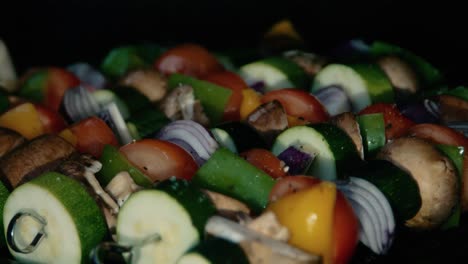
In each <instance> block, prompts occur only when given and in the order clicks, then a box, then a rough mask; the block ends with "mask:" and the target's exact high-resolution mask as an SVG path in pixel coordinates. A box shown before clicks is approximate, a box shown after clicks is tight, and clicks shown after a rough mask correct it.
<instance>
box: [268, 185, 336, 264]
mask: <svg viewBox="0 0 468 264" xmlns="http://www.w3.org/2000/svg"><path fill="white" fill-rule="evenodd" d="M335 201H336V186H335V184H333V183H331V182H325V181H323V182H320V183H319V184H317V185H315V186H313V187H310V188H307V189H304V190H301V191H299V192H297V193H294V194H290V195H287V196H284V197H283V198H281V199H279V200H277V201H275V202H273V203H272V204H270V205H269V207H268V209H267V210H270V211H272V212H273V213H275V215H276V216H277V217H278V220H279V222H280V223H281V224H282V225H284V226H285V227H286V228H288V229H289V232H290V233H291V237H290V239H289V241H288V242H289V243H290V244H292V245H294V246H296V247H298V248H300V249H303V250H305V251H308V252H311V253H314V254H318V255H320V256H322V259H323V263H324V264H327V263H331V262H332V256H333V216H334V208H335Z"/></svg>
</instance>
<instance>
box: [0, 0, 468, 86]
mask: <svg viewBox="0 0 468 264" xmlns="http://www.w3.org/2000/svg"><path fill="white" fill-rule="evenodd" d="M1 5H2V6H0V38H3V39H4V41H5V42H6V43H7V44H8V46H9V48H10V50H11V53H12V54H13V55H12V56H13V58H14V60H15V64H16V66H17V68H18V70H19V72H20V73H21V72H23V71H24V70H25V69H26V68H27V67H31V66H40V65H59V66H61V65H67V64H69V63H72V62H75V61H78V60H81V61H89V62H91V63H94V64H97V63H99V62H100V61H101V60H102V58H103V57H104V56H105V54H106V52H107V51H108V50H109V49H111V48H112V47H115V46H117V45H122V44H132V43H138V42H141V41H153V42H160V43H165V42H168V41H171V42H174V43H177V42H182V41H193V42H198V43H200V44H203V45H205V46H207V47H208V48H220V47H254V46H255V45H257V44H258V41H259V37H260V35H261V33H263V32H265V31H266V30H267V29H268V27H269V26H271V25H272V24H273V23H274V22H276V21H278V20H280V19H282V18H289V19H291V21H293V23H294V24H295V26H296V27H297V29H298V31H299V32H300V33H302V35H303V36H304V38H305V40H306V43H307V44H308V45H309V47H310V50H312V51H318V52H325V53H326V52H327V50H328V49H329V48H331V47H332V46H334V45H336V44H337V43H339V42H341V41H344V40H347V39H350V38H355V37H361V38H364V39H369V40H372V39H380V40H386V41H389V42H392V43H395V44H398V45H400V46H403V47H406V48H408V49H410V50H412V51H414V52H416V53H417V54H419V55H420V56H422V57H425V58H427V59H428V60H429V61H430V62H432V63H433V64H435V65H436V66H438V67H439V68H441V69H442V71H443V72H445V73H446V75H447V79H448V80H449V81H450V82H452V83H454V84H461V83H468V77H467V74H465V72H466V70H465V60H466V59H468V51H467V48H466V47H468V45H467V44H468V42H467V41H466V40H465V39H466V35H467V33H468V31H467V30H466V29H465V28H466V26H467V25H468V22H467V21H466V19H465V18H464V16H465V14H464V12H463V10H464V8H462V7H461V6H462V4H461V3H458V4H455V3H451V1H437V2H434V1H427V2H424V3H423V2H420V1H410V0H407V1H400V0H399V1H394V0H393V1H392V0H381V1H379V0H374V1H370V0H366V1H360V0H355V1H351V0H349V1H338V0H328V1H327V0H309V1H298V0H289V1H265V0H247V1H245V0H227V1H182V0H171V1H161V0H133V1H123V0H114V1H110V0H101V1H99V0H95V1H93V0H69V1H67V0H63V1H59V0H42V1H12V2H7V0H2V1H1Z"/></svg>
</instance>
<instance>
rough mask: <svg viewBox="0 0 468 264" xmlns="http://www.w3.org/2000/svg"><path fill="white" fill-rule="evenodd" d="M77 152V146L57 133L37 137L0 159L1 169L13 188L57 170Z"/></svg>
mask: <svg viewBox="0 0 468 264" xmlns="http://www.w3.org/2000/svg"><path fill="white" fill-rule="evenodd" d="M73 153H75V148H74V147H73V146H72V145H71V144H70V143H68V142H67V141H66V140H64V139H63V138H61V137H59V136H55V135H44V136H40V137H37V138H35V139H33V140H31V141H29V142H27V144H22V145H21V146H19V147H17V148H15V149H13V150H12V151H10V152H9V153H8V154H7V155H5V156H4V157H2V159H1V160H0V171H1V173H2V174H3V175H2V177H4V178H5V180H6V182H8V183H9V184H10V185H11V187H12V188H15V187H16V186H18V185H20V184H21V183H24V182H25V181H27V180H29V179H32V178H34V177H36V176H39V175H41V174H42V173H43V172H45V171H51V170H55V169H56V168H57V167H58V166H59V165H60V164H61V163H62V162H63V161H64V160H66V159H67V158H69V157H70V156H71V155H72V154H73Z"/></svg>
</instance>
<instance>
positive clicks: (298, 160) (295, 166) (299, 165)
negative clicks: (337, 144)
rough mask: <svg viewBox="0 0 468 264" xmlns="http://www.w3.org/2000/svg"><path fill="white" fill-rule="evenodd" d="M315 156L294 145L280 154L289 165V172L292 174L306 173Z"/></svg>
mask: <svg viewBox="0 0 468 264" xmlns="http://www.w3.org/2000/svg"><path fill="white" fill-rule="evenodd" d="M314 158H315V157H314V156H311V155H309V154H308V153H305V152H303V151H300V150H298V149H297V148H295V147H293V146H291V147H288V148H287V149H285V150H284V151H283V152H281V153H280V154H279V155H278V159H280V160H282V161H283V162H284V163H285V164H286V166H288V168H289V169H288V173H289V174H290V175H299V174H304V173H305V172H306V171H307V170H308V168H309V167H310V165H311V164H312V162H313V161H314Z"/></svg>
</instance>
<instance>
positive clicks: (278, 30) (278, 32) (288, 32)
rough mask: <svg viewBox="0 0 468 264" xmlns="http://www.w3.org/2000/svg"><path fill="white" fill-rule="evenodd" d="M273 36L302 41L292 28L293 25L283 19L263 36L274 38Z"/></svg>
mask: <svg viewBox="0 0 468 264" xmlns="http://www.w3.org/2000/svg"><path fill="white" fill-rule="evenodd" d="M275 36H288V37H290V38H292V39H296V40H299V41H302V37H301V35H299V33H298V32H297V30H296V29H295V28H294V25H293V24H292V23H291V21H290V20H287V19H283V20H281V21H279V22H277V23H276V24H274V25H273V26H272V27H271V28H270V30H269V31H268V32H267V33H266V34H265V37H275Z"/></svg>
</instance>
